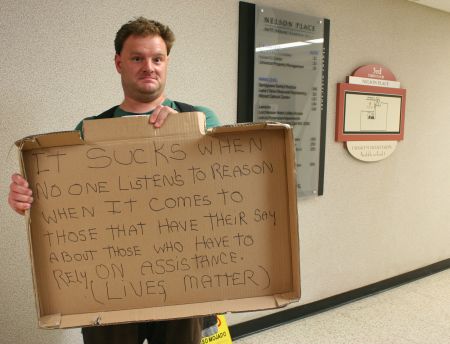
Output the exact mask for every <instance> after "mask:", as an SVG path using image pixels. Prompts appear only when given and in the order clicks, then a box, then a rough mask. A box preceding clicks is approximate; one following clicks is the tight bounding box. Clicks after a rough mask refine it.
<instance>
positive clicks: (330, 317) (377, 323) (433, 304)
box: [234, 270, 450, 344]
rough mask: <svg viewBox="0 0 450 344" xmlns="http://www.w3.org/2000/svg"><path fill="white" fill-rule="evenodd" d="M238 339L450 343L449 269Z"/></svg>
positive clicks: (244, 342)
mask: <svg viewBox="0 0 450 344" xmlns="http://www.w3.org/2000/svg"><path fill="white" fill-rule="evenodd" d="M234 343H236V344H262V343H264V344H275V343H277V344H278V343H295V344H296V343H298V344H300V343H301V344H304V343H312V344H341V343H342V344H353V343H363V344H391V343H392V344H450V270H445V271H443V272H440V273H437V274H434V275H432V276H429V277H426V278H423V279H420V280H418V281H415V282H412V283H409V284H406V285H403V286H400V287H397V288H394V289H391V290H388V291H385V292H383V293H380V294H377V295H374V296H371V297H368V298H365V299H362V300H360V301H356V302H353V303H350V304H347V305H344V306H342V307H339V308H336V309H333V310H330V311H327V312H324V313H321V314H318V315H315V316H311V317H308V318H305V319H301V320H298V321H296V322H293V323H290V324H287V325H284V326H280V327H276V328H273V329H270V330H266V331H263V332H260V333H258V334H255V335H252V336H248V337H245V338H243V339H240V340H235V341H234Z"/></svg>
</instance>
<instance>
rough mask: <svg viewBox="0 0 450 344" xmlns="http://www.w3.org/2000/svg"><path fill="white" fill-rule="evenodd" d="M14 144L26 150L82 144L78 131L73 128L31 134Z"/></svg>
mask: <svg viewBox="0 0 450 344" xmlns="http://www.w3.org/2000/svg"><path fill="white" fill-rule="evenodd" d="M15 144H16V146H17V147H19V149H21V150H23V151H27V150H32V149H39V148H49V147H63V146H72V145H81V144H83V140H82V139H81V136H80V132H79V131H78V130H73V131H61V132H56V133H49V134H39V135H31V136H27V137H24V138H23V139H20V140H18V141H16V142H15Z"/></svg>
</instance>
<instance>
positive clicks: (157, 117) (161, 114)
mask: <svg viewBox="0 0 450 344" xmlns="http://www.w3.org/2000/svg"><path fill="white" fill-rule="evenodd" d="M171 113H177V111H176V110H174V109H172V108H171V107H169V106H163V105H158V106H157V107H156V108H155V110H153V113H152V115H151V116H150V118H149V120H148V123H150V124H153V126H154V127H155V128H160V127H161V126H162V125H163V124H164V122H165V121H166V118H167V117H168V116H169V114H171Z"/></svg>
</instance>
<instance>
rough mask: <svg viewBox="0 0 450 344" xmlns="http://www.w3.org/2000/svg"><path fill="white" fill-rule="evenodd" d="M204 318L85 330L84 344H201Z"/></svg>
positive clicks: (86, 328) (83, 330)
mask: <svg viewBox="0 0 450 344" xmlns="http://www.w3.org/2000/svg"><path fill="white" fill-rule="evenodd" d="M202 325H203V324H202V318H188V319H177V320H170V321H152V322H147V323H133V324H120V325H108V326H95V327H85V328H83V329H82V332H83V340H84V344H142V343H143V342H144V341H145V339H147V340H148V342H149V343H150V344H179V343H183V344H199V343H200V340H201V331H202Z"/></svg>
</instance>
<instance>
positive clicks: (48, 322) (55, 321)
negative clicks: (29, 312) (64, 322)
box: [39, 314, 61, 328]
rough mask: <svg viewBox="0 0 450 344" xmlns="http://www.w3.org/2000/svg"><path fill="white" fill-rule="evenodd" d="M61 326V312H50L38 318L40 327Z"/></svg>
mask: <svg viewBox="0 0 450 344" xmlns="http://www.w3.org/2000/svg"><path fill="white" fill-rule="evenodd" d="M60 326H61V314H51V315H46V316H43V317H40V318H39V327H40V328H59V327H60Z"/></svg>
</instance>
